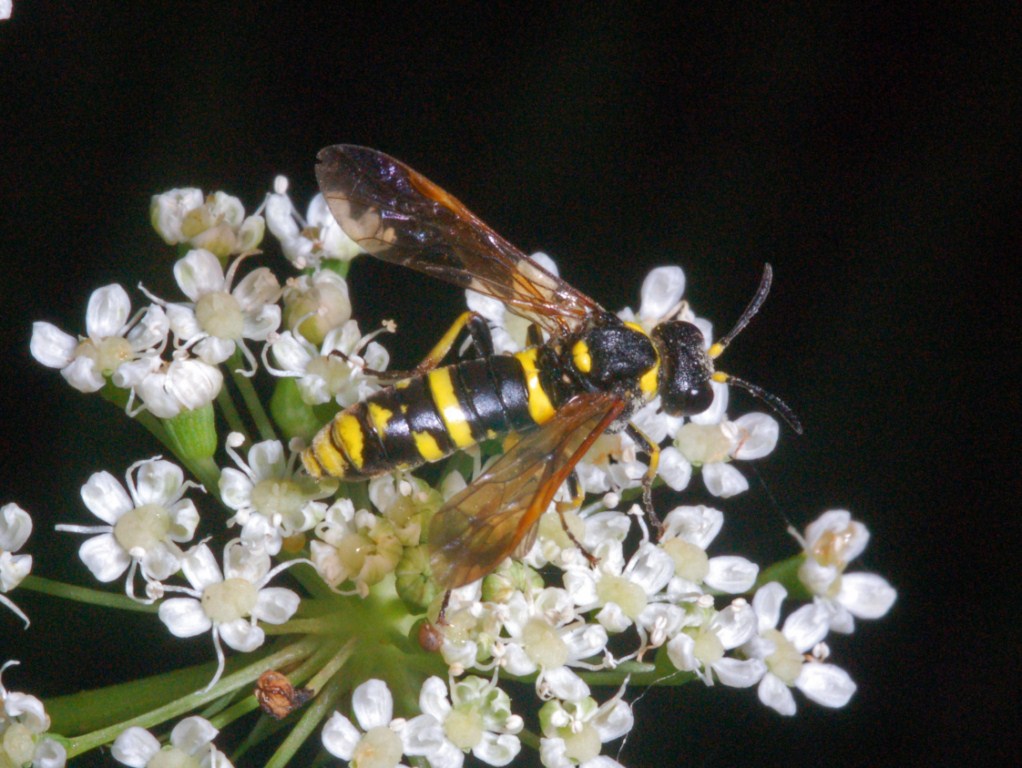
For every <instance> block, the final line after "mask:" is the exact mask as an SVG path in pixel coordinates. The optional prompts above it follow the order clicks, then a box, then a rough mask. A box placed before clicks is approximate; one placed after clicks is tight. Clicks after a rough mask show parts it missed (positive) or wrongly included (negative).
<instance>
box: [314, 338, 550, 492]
mask: <svg viewBox="0 0 1022 768" xmlns="http://www.w3.org/2000/svg"><path fill="white" fill-rule="evenodd" d="M559 367H560V366H559V365H558V364H557V362H556V356H555V354H554V353H553V352H552V351H550V350H549V349H548V348H546V347H535V348H532V349H527V350H524V351H522V352H518V353H517V354H514V355H496V356H493V357H488V358H483V359H479V360H468V361H465V362H462V363H458V364H456V365H451V366H447V367H444V368H437V369H435V370H433V371H430V372H429V373H427V374H425V375H423V376H417V377H415V378H411V379H405V380H403V381H400V382H398V383H397V384H395V385H394V386H393V387H389V388H387V389H384V390H381V391H379V392H377V393H375V394H373V395H372V396H371V397H369V398H368V399H366V400H365V401H363V402H360V403H356V404H354V405H352V406H349V407H348V408H346V409H345V410H343V411H341V412H340V413H339V414H337V416H335V417H334V419H333V420H332V421H331V422H330V423H329V424H327V425H326V426H325V427H323V429H321V430H320V431H319V433H318V434H317V435H316V437H315V438H313V441H312V445H311V446H310V447H309V448H307V449H306V450H305V451H304V452H303V454H302V462H303V463H304V464H305V468H306V470H307V471H308V472H309V474H311V475H313V476H315V477H320V476H322V475H332V476H334V477H340V478H344V479H346V480H361V479H364V478H366V477H372V476H374V475H379V474H383V473H386V472H392V471H393V470H395V469H411V468H413V467H417V466H419V465H420V464H423V463H425V462H432V461H438V460H440V459H442V458H444V457H445V456H448V455H449V454H451V453H453V452H454V451H456V450H459V449H463V448H467V447H469V446H471V445H474V444H475V443H477V442H479V441H480V440H484V439H489V438H493V437H496V436H497V435H501V434H505V433H507V432H512V431H521V430H525V429H529V428H531V427H534V426H536V425H538V424H542V423H544V422H546V421H547V420H548V419H550V417H551V416H553V415H554V413H555V409H556V408H557V407H558V405H560V403H561V402H562V401H563V400H564V399H565V397H564V394H565V393H563V392H562V393H559V394H558V393H555V392H554V391H553V390H554V388H555V387H554V385H553V384H552V383H551V381H550V375H551V373H553V374H554V377H555V379H556V378H557V377H556V373H555V372H556V370H557V369H558V368H559ZM541 371H543V372H545V373H543V372H541ZM563 386H564V385H563V383H560V382H559V387H563Z"/></svg>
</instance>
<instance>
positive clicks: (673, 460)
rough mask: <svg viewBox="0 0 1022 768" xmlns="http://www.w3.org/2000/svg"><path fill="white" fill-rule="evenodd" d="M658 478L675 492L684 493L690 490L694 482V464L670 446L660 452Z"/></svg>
mask: <svg viewBox="0 0 1022 768" xmlns="http://www.w3.org/2000/svg"><path fill="white" fill-rule="evenodd" d="M657 476H659V477H660V478H661V479H663V481H664V482H665V483H667V485H669V486H670V487H671V488H672V489H674V490H675V491H683V490H685V489H686V488H688V484H689V482H691V480H692V463H691V462H690V461H689V460H688V459H686V458H685V456H684V455H683V454H682V453H681V451H679V450H678V449H677V448H675V447H674V446H673V445H669V446H667V447H666V448H664V449H663V450H662V451H660V464H659V465H658V466H657Z"/></svg>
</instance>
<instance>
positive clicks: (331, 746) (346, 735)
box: [323, 712, 362, 760]
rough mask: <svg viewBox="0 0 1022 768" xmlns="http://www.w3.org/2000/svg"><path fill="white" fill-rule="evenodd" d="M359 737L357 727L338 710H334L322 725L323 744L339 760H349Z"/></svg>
mask: <svg viewBox="0 0 1022 768" xmlns="http://www.w3.org/2000/svg"><path fill="white" fill-rule="evenodd" d="M361 738H362V735H361V734H360V733H359V732H358V729H357V728H355V726H354V725H352V724H351V721H350V720H349V719H348V718H346V717H345V716H344V715H342V714H341V713H340V712H334V713H333V714H332V715H331V716H330V719H329V720H327V722H326V725H324V726H323V746H324V747H325V748H326V750H327V752H329V753H330V754H331V755H333V756H334V757H339V758H341V760H351V758H352V756H353V755H354V754H355V747H357V746H358V742H359V739H361Z"/></svg>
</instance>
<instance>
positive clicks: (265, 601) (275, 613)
mask: <svg viewBox="0 0 1022 768" xmlns="http://www.w3.org/2000/svg"><path fill="white" fill-rule="evenodd" d="M300 603H301V598H300V597H299V596H298V595H297V594H296V593H295V592H292V591H291V590H290V589H285V588H284V587H265V588H263V589H260V590H259V596H258V597H257V598H256V605H255V608H253V609H252V615H253V616H254V617H255V618H257V619H259V620H260V621H265V622H267V623H269V624H283V623H284V622H285V621H287V620H288V619H290V618H291V617H292V616H294V614H295V611H297V610H298V605H299V604H300Z"/></svg>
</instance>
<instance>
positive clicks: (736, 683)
mask: <svg viewBox="0 0 1022 768" xmlns="http://www.w3.org/2000/svg"><path fill="white" fill-rule="evenodd" d="M713 671H714V673H715V674H716V675H717V679H718V680H720V682H722V683H723V684H724V685H726V686H729V687H731V688H751V687H752V686H754V685H755V684H756V683H758V682H759V681H760V680H762V679H763V675H765V674H766V671H767V665H766V663H765V662H763V661H762V660H761V659H732V658H731V657H728V656H725V657H724V658H723V659H720V660H718V661H715V662H714V663H713Z"/></svg>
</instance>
